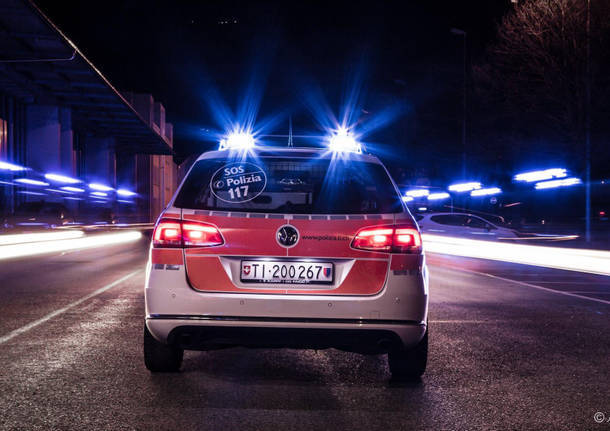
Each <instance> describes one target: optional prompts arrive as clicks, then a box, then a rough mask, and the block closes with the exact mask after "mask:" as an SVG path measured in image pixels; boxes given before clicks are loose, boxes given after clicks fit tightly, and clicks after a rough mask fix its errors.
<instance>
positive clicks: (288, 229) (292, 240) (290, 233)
mask: <svg viewBox="0 0 610 431" xmlns="http://www.w3.org/2000/svg"><path fill="white" fill-rule="evenodd" d="M275 239H277V242H278V243H279V244H280V245H281V246H282V247H286V248H290V247H294V246H295V245H296V244H297V241H298V240H299V231H298V230H296V228H295V227H293V226H290V225H288V224H287V225H284V226H281V227H280V228H279V229H278V230H277V233H276V234H275Z"/></svg>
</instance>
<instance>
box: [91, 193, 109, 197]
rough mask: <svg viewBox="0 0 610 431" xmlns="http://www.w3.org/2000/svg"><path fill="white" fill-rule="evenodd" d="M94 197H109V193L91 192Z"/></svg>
mask: <svg viewBox="0 0 610 431" xmlns="http://www.w3.org/2000/svg"><path fill="white" fill-rule="evenodd" d="M91 195H92V196H104V197H105V196H108V193H105V192H91Z"/></svg>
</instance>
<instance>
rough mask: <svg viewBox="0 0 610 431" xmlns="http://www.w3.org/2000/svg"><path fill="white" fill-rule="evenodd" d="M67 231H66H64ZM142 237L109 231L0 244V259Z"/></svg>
mask: <svg viewBox="0 0 610 431" xmlns="http://www.w3.org/2000/svg"><path fill="white" fill-rule="evenodd" d="M66 233H67V232H66ZM141 237H142V233H140V232H135V231H128V232H120V233H109V234H100V235H91V236H85V237H82V238H75V239H62V240H56V241H40V242H27V243H20V244H10V245H2V246H0V260H2V259H12V258H18V257H26V256H36V255H40V254H46V253H57V252H61V251H69V250H80V249H87V248H95V247H104V246H108V245H116V244H124V243H129V242H134V241H137V240H139V239H140V238H141Z"/></svg>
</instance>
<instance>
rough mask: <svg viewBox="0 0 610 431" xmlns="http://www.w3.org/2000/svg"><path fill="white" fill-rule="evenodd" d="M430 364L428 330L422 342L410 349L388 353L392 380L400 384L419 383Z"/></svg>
mask: <svg viewBox="0 0 610 431" xmlns="http://www.w3.org/2000/svg"><path fill="white" fill-rule="evenodd" d="M427 362H428V329H427V328H426V333H425V334H424V337H423V338H422V339H421V341H420V342H419V343H418V344H417V345H416V346H414V347H411V348H410V349H402V350H394V351H391V352H389V353H388V365H389V366H390V372H391V373H392V380H395V381H400V382H409V381H417V380H419V378H420V377H421V376H422V375H423V374H424V372H425V371H426V364H427Z"/></svg>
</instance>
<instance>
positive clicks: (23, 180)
mask: <svg viewBox="0 0 610 431" xmlns="http://www.w3.org/2000/svg"><path fill="white" fill-rule="evenodd" d="M15 182H16V183H21V184H27V185H29V186H49V185H50V184H49V183H45V182H44V181H38V180H33V179H31V178H17V179H16V180H15Z"/></svg>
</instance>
